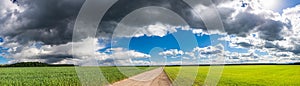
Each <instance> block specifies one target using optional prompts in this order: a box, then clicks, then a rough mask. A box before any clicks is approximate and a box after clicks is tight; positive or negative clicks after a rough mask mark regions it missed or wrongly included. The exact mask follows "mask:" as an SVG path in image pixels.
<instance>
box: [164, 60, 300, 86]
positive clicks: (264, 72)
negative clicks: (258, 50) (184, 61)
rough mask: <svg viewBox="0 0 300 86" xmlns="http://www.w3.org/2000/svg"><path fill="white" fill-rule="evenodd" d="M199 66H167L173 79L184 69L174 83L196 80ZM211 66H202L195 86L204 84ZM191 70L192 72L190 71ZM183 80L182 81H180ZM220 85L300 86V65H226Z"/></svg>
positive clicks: (179, 83) (182, 83)
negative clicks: (196, 71) (194, 72)
mask: <svg viewBox="0 0 300 86" xmlns="http://www.w3.org/2000/svg"><path fill="white" fill-rule="evenodd" d="M195 68H196V69H197V66H183V67H182V68H180V67H165V71H166V73H167V74H168V76H169V78H170V79H171V81H174V80H175V79H176V77H177V74H178V71H179V70H180V69H183V70H182V72H184V75H183V76H180V77H179V78H178V80H179V81H176V83H174V85H185V84H186V83H187V82H186V81H184V80H194V78H193V76H192V75H189V74H193V73H192V71H189V70H194V69H195ZM208 71H209V66H200V67H199V68H198V73H197V77H196V79H195V81H194V86H200V85H203V83H204V81H205V79H206V76H207V73H208ZM189 72H190V73H189ZM180 80H182V81H180ZM218 85H219V86H300V65H241V66H224V70H223V73H222V77H221V79H220V81H219V83H218Z"/></svg>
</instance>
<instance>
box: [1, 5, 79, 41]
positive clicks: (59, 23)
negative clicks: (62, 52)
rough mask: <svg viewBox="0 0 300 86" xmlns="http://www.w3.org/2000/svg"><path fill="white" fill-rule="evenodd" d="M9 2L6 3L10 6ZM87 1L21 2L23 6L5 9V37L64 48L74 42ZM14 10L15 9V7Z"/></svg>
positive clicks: (3, 27) (3, 19)
mask: <svg viewBox="0 0 300 86" xmlns="http://www.w3.org/2000/svg"><path fill="white" fill-rule="evenodd" d="M7 1H9V0H3V1H1V2H6V3H8V2H7ZM83 2H84V1H83V0H76V1H74V0H51V1H48V0H34V1H29V0H21V1H19V2H18V4H19V6H16V5H15V4H14V5H12V3H8V4H9V5H4V7H3V9H2V10H1V11H4V13H3V15H5V16H4V17H3V18H1V19H0V22H2V23H0V28H2V29H3V30H2V31H1V32H0V35H1V36H4V37H9V39H11V41H15V42H19V43H20V44H24V43H25V44H26V43H28V42H30V41H41V42H44V43H45V44H54V45H55V44H64V43H68V42H70V41H71V39H72V32H73V24H74V20H75V18H76V16H77V13H78V12H79V9H80V7H81V4H82V3H83ZM11 6H12V7H11Z"/></svg>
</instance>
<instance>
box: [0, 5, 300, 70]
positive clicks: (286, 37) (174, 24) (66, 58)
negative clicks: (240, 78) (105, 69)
mask: <svg viewBox="0 0 300 86" xmlns="http://www.w3.org/2000/svg"><path fill="white" fill-rule="evenodd" d="M84 2H85V1H84V0H17V2H15V3H13V2H12V1H10V0H1V1H0V15H2V16H0V64H11V63H16V62H45V63H50V64H85V63H87V62H89V61H97V63H98V64H99V65H178V64H179V65H182V64H218V63H225V64H236V63H293V62H300V34H299V33H300V25H299V23H300V1H299V0H272V1H269V0H244V1H241V0H213V3H207V2H205V1H198V2H197V3H194V4H195V5H193V6H186V4H185V3H182V2H178V1H168V0H144V1H136V2H129V1H126V0H122V1H120V2H119V3H117V4H114V5H113V6H112V7H111V8H110V9H109V10H108V11H107V12H106V13H107V15H105V16H104V17H103V19H102V21H101V22H100V24H99V27H98V30H97V31H96V32H95V33H96V36H93V37H86V38H82V39H80V40H76V41H72V35H73V29H74V25H75V24H76V19H77V16H78V15H79V14H80V9H81V7H82V6H83V4H84ZM102 2H103V3H104V2H105V1H101V0H100V1H99V3H102ZM124 4H126V7H125V8H124ZM243 4H244V5H245V6H242V5H243ZM152 5H153V6H152ZM142 6H146V7H144V8H139V7H142ZM212 6H215V8H216V10H217V11H218V13H219V18H220V21H221V22H222V24H223V25H222V26H223V27H224V31H219V30H218V29H215V30H207V28H206V25H205V24H206V23H203V20H202V19H201V18H199V17H198V16H197V14H195V13H193V12H194V11H195V10H197V11H200V13H199V14H200V15H211V14H210V13H211V11H212V10H213V7H212ZM138 8H139V9H138ZM99 9H104V8H99ZM132 9H136V10H133V11H132ZM95 13H96V12H95ZM120 16H123V17H124V18H121V17H120ZM211 17H213V16H211ZM90 21H92V20H88V19H87V20H86V22H90ZM93 27H94V26H85V27H84V28H93ZM84 28H82V29H83V30H84ZM82 35H84V34H82ZM72 46H73V47H72ZM72 49H73V51H72Z"/></svg>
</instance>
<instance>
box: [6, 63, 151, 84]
mask: <svg viewBox="0 0 300 86" xmlns="http://www.w3.org/2000/svg"><path fill="white" fill-rule="evenodd" d="M131 68H133V67H122V69H125V70H122V71H125V72H126V75H129V76H133V75H136V74H139V73H141V72H143V71H148V70H151V69H153V68H154V67H138V68H139V69H141V70H140V71H136V70H132V69H131ZM100 69H101V71H102V73H103V75H104V76H105V77H106V79H107V80H108V82H110V83H113V82H116V81H119V80H122V79H125V78H127V76H125V75H123V74H122V73H121V72H119V70H118V68H117V67H100ZM126 69H128V70H126ZM0 86H81V83H80V80H79V78H78V76H77V73H76V70H75V67H19V68H0Z"/></svg>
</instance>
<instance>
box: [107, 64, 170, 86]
mask: <svg viewBox="0 0 300 86" xmlns="http://www.w3.org/2000/svg"><path fill="white" fill-rule="evenodd" d="M111 86H171V81H170V80H169V78H168V76H167V75H166V73H165V72H164V71H163V68H162V67H160V68H157V69H154V70H151V71H147V72H144V73H141V74H138V75H136V76H133V77H130V78H128V79H125V80H122V81H119V82H116V83H113V84H112V85H111Z"/></svg>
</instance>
